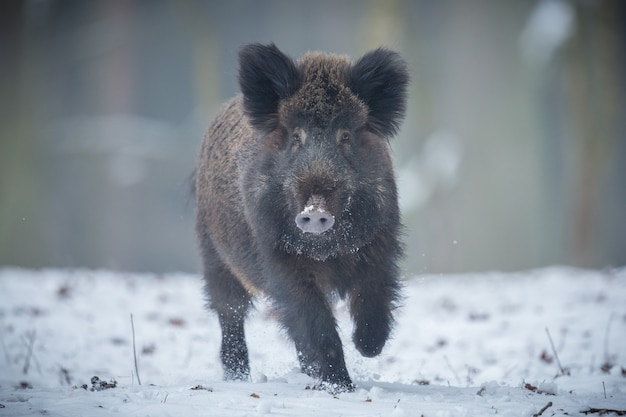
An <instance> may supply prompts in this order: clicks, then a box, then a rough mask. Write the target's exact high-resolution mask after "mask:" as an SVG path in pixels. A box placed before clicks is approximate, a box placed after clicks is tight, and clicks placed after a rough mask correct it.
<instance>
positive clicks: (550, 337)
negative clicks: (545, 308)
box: [546, 327, 567, 376]
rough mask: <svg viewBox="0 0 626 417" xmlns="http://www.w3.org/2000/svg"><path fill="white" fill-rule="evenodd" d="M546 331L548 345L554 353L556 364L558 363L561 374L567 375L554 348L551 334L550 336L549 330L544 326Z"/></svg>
mask: <svg viewBox="0 0 626 417" xmlns="http://www.w3.org/2000/svg"><path fill="white" fill-rule="evenodd" d="M546 333H547V334H548V340H550V346H551V347H552V353H553V354H554V358H555V359H556V363H557V365H559V370H560V371H561V375H563V376H565V375H567V374H566V373H565V369H563V367H562V366H561V361H560V360H559V355H558V354H557V353H556V348H555V347H554V342H553V341H552V336H550V330H548V328H547V327H546Z"/></svg>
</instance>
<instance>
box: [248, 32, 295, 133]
mask: <svg viewBox="0 0 626 417" xmlns="http://www.w3.org/2000/svg"><path fill="white" fill-rule="evenodd" d="M299 83H300V76H299V73H298V69H297V67H296V64H295V63H294V61H293V60H292V59H291V58H290V57H288V56H287V55H285V54H284V53H282V52H281V51H280V50H279V49H278V48H277V47H276V45H274V44H273V43H272V44H269V45H262V44H258V43H254V44H250V45H246V46H244V47H243V48H242V49H241V50H240V51H239V86H240V88H241V92H242V93H243V106H244V109H245V111H246V114H247V115H248V116H249V117H250V121H251V123H252V125H253V126H254V127H255V128H257V129H260V130H262V131H266V132H267V131H270V130H272V129H274V128H276V125H277V123H278V115H277V111H278V102H279V100H281V99H285V98H287V97H289V96H291V95H292V94H293V93H295V91H296V89H297V88H298V86H299Z"/></svg>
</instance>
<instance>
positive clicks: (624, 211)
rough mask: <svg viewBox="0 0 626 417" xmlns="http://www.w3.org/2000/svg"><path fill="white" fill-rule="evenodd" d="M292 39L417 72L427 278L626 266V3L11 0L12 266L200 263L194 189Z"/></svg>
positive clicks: (417, 218)
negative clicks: (379, 56) (214, 132)
mask: <svg viewBox="0 0 626 417" xmlns="http://www.w3.org/2000/svg"><path fill="white" fill-rule="evenodd" d="M270 41H273V42H275V43H276V44H277V45H278V46H279V47H280V48H281V49H283V50H284V51H286V52H287V53H289V54H290V55H292V56H293V57H300V56H301V55H302V54H304V53H306V52H307V51H309V50H321V51H324V52H335V53H341V54H349V55H351V56H352V57H355V58H356V57H358V56H360V55H362V54H363V53H365V52H366V51H368V50H369V49H372V48H375V47H377V46H381V45H383V46H388V47H391V48H394V49H396V50H398V51H400V52H401V53H402V54H403V55H404V56H405V57H406V59H407V60H408V62H409V64H410V67H411V72H412V86H411V89H410V103H409V110H408V114H407V119H406V122H405V123H404V125H403V128H402V131H401V133H400V135H399V136H398V137H397V138H396V139H394V141H393V148H394V158H395V162H396V168H397V176H398V180H399V185H400V192H401V206H402V211H403V216H404V223H405V225H406V242H407V254H408V256H407V259H406V264H405V270H406V273H407V275H408V274H419V273H447V272H465V271H479V270H518V269H527V268H534V267H540V266H544V265H551V264H566V265H574V266H580V267H586V268H602V267H607V266H621V265H625V264H626V83H625V81H626V59H625V57H626V2H624V1H621V0H578V1H576V0H571V1H567V0H519V1H513V0H511V1H497V0H467V1H466V0H463V1H462V0H438V1H434V0H433V1H431V0H415V1H410V0H385V1H373V0H372V1H363V0H316V1H289V0H283V1H281V0H228V1H219V2H218V1H210V0H207V1H201V0H196V1H194V0H182V1H181V0H169V1H168V0H145V1H118V0H100V1H98V0H24V1H14V0H3V1H2V2H0V265H18V266H25V267H33V268H38V267H89V268H111V269H117V270H129V271H153V272H165V271H189V272H198V271H199V265H200V263H199V255H198V251H197V249H196V242H195V236H194V231H193V218H194V209H193V200H192V199H191V198H190V196H189V187H188V177H189V175H190V173H191V172H192V169H193V166H194V163H195V157H196V153H197V151H198V149H199V146H200V142H201V140H202V136H203V132H204V130H205V128H206V127H207V125H208V124H209V122H210V120H211V119H212V117H213V116H214V115H215V114H216V112H217V109H218V108H219V106H220V104H221V103H222V102H223V101H224V100H226V99H228V98H230V97H231V96H233V95H234V94H236V93H237V91H238V86H237V83H236V71H237V62H236V58H237V52H238V48H239V47H240V46H241V45H242V44H244V43H248V42H270Z"/></svg>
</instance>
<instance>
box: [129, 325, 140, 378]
mask: <svg viewBox="0 0 626 417" xmlns="http://www.w3.org/2000/svg"><path fill="white" fill-rule="evenodd" d="M130 327H131V329H132V331H133V358H134V359H135V373H136V374H137V383H138V384H139V385H141V378H139V367H138V366H137V349H136V348H135V322H134V321H133V313H130Z"/></svg>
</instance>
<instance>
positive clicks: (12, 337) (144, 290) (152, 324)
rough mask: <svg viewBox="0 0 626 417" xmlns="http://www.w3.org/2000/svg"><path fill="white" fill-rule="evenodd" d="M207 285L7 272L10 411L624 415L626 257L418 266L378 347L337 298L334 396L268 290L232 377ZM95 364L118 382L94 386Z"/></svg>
mask: <svg viewBox="0 0 626 417" xmlns="http://www.w3.org/2000/svg"><path fill="white" fill-rule="evenodd" d="M201 288H202V282H201V279H200V278H199V277H198V276H193V275H182V274H168V275H164V276H161V275H160V276H155V275H149V274H144V275H139V274H124V273H117V272H107V271H86V270H75V271H64V270H43V271H29V270H21V269H13V268H4V269H0V343H1V350H2V353H0V416H12V417H13V416H27V415H28V416H31V415H45V416H108V415H121V416H196V415H197V416H229V417H232V416H247V415H251V416H254V415H259V414H268V415H278V416H316V417H317V416H418V417H419V416H425V417H431V416H473V417H474V416H493V415H498V416H528V417H531V416H539V415H542V416H562V415H567V416H582V415H626V269H616V270H607V271H581V270H575V269H570V268H562V267H554V268H548V269H542V270H536V271H528V272H523V273H507V274H502V273H485V274H473V275H469V274H468V275H443V276H434V275H429V276H420V277H416V278H413V279H410V280H408V281H407V283H406V288H405V295H406V299H405V303H404V307H403V308H402V309H401V310H400V311H399V312H398V322H397V326H396V330H395V333H394V338H393V340H391V341H390V342H389V343H388V345H387V346H386V347H385V350H384V351H383V354H382V355H381V356H379V357H377V358H374V359H366V358H363V357H361V356H360V355H359V354H358V352H357V351H356V350H355V349H354V347H353V346H352V345H351V343H350V334H351V332H352V325H351V323H350V321H349V317H348V314H347V312H346V309H345V305H343V304H341V303H339V304H338V306H337V315H338V317H339V323H340V326H341V334H342V337H343V338H344V341H345V350H346V362H347V365H348V369H349V371H350V373H351V375H352V377H353V379H354V380H355V381H356V383H357V384H358V388H357V390H356V391H355V392H354V393H344V394H340V395H337V396H332V395H330V394H328V393H326V392H322V391H317V390H314V389H310V387H312V386H314V385H315V381H313V380H311V379H309V378H308V377H306V376H304V375H302V374H300V373H298V370H297V359H296V356H295V352H294V349H293V347H292V345H291V344H290V342H289V341H288V340H287V339H286V337H285V336H284V335H283V334H282V333H281V331H280V329H279V328H278V327H277V325H276V323H275V322H274V321H273V319H272V317H271V315H272V314H271V310H270V308H269V306H268V303H267V302H266V301H264V300H260V301H258V302H257V304H256V310H255V311H254V312H253V313H252V315H251V317H250V319H249V320H248V322H247V328H246V331H247V337H248V344H249V347H250V360H251V367H252V380H251V381H250V382H240V383H232V382H231V383H226V382H223V381H222V380H221V373H222V371H221V367H220V364H219V360H218V350H219V339H220V333H219V327H218V323H217V319H216V318H215V317H214V316H213V315H211V314H209V313H208V312H207V311H206V310H205V309H204V299H203V295H202V290H201ZM131 314H132V315H133V321H134V327H135V336H136V352H137V361H138V369H139V377H140V378H141V383H142V384H141V385H139V383H138V376H137V375H136V374H135V368H134V361H133V337H132V331H131V320H130V315H131ZM550 336H551V339H552V341H553V344H554V349H553V348H552V346H551V343H550ZM554 350H556V353H557V355H558V359H559V360H560V365H561V367H562V368H563V369H562V370H561V369H560V367H559V364H558V362H557V359H556V358H555V351H554ZM563 374H565V375H563ZM93 376H98V377H99V378H100V380H101V381H105V382H108V383H110V384H111V387H109V388H106V389H101V390H96V391H92V390H91V387H92V384H91V378H92V377H93ZM113 381H115V382H116V384H115V386H112V385H113ZM82 385H86V386H87V389H84V388H81V386H82ZM607 410H614V411H613V412H609V414H606V413H607V412H608V411H607Z"/></svg>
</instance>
